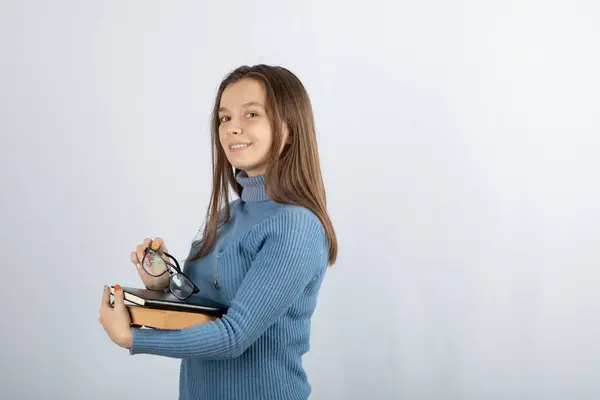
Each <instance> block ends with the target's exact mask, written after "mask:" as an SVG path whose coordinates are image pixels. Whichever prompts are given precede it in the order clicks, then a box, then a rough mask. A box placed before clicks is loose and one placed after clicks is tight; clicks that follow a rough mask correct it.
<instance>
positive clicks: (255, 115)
mask: <svg viewBox="0 0 600 400" xmlns="http://www.w3.org/2000/svg"><path fill="white" fill-rule="evenodd" d="M248 115H250V116H254V117H257V116H258V113H255V112H254V111H250V112H249V113H248V114H246V116H248Z"/></svg>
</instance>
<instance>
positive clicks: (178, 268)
mask: <svg viewBox="0 0 600 400" xmlns="http://www.w3.org/2000/svg"><path fill="white" fill-rule="evenodd" d="M163 254H164V255H165V256H167V257H169V258H170V259H171V260H173V261H174V262H175V265H173V264H171V263H170V262H168V261H167V260H164V261H165V263H166V264H168V265H170V266H171V267H173V268H175V270H177V272H179V273H182V271H181V267H180V266H179V262H178V261H177V259H176V258H175V257H173V256H172V255H170V254H169V253H167V252H166V251H163Z"/></svg>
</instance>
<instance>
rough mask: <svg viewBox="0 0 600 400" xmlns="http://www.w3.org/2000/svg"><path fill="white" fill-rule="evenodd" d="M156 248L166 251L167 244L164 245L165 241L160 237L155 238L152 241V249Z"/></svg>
mask: <svg viewBox="0 0 600 400" xmlns="http://www.w3.org/2000/svg"><path fill="white" fill-rule="evenodd" d="M158 249H161V250H163V251H168V250H167V246H165V242H164V241H163V239H162V238H161V237H157V238H155V239H154V241H153V242H152V250H158Z"/></svg>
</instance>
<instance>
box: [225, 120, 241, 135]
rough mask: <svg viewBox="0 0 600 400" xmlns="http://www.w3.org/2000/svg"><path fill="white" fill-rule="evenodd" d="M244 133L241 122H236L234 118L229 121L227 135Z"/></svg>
mask: <svg viewBox="0 0 600 400" xmlns="http://www.w3.org/2000/svg"><path fill="white" fill-rule="evenodd" d="M241 133H242V127H241V126H240V124H238V123H236V122H234V121H233V120H232V121H231V122H230V123H229V126H228V127H227V135H239V134H241Z"/></svg>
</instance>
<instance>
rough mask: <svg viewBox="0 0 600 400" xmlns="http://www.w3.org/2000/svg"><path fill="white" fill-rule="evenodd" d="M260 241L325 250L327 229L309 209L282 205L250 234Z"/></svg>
mask: <svg viewBox="0 0 600 400" xmlns="http://www.w3.org/2000/svg"><path fill="white" fill-rule="evenodd" d="M249 233H250V234H251V235H252V236H253V237H254V238H255V239H257V240H258V241H263V240H278V241H281V242H287V243H289V244H291V243H292V242H294V244H295V245H301V246H309V247H313V248H314V247H318V248H320V249H321V248H323V247H324V245H325V243H326V236H325V228H324V227H323V224H322V223H321V220H320V219H319V217H317V215H316V214H315V213H313V212H312V211H311V210H309V209H308V208H305V207H302V206H297V205H289V204H282V205H279V207H277V208H276V209H275V210H273V211H272V212H271V213H270V214H269V215H267V216H265V218H264V219H262V221H260V222H259V223H258V224H256V225H255V226H254V227H253V229H252V230H251V232H249Z"/></svg>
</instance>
